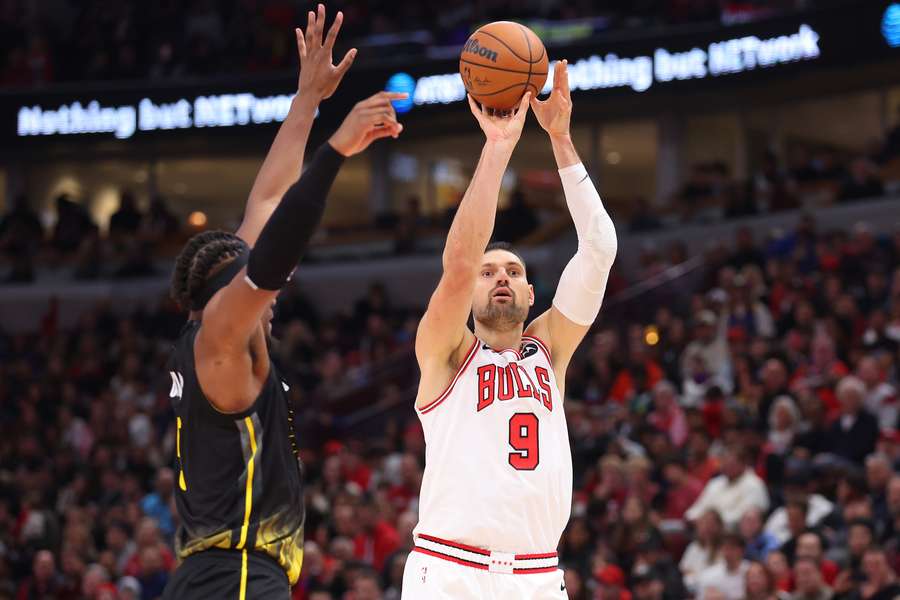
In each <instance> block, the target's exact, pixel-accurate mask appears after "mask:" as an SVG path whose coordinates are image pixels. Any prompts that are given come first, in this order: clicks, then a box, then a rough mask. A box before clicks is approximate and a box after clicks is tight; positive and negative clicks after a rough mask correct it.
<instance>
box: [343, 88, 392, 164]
mask: <svg viewBox="0 0 900 600" xmlns="http://www.w3.org/2000/svg"><path fill="white" fill-rule="evenodd" d="M407 95H408V94H406V93H405V92H378V93H377V94H375V95H374V96H370V97H368V98H366V99H365V100H362V101H360V102H357V103H356V105H355V106H354V107H353V109H352V110H351V111H350V114H348V115H347V116H346V117H345V118H344V122H343V123H341V126H340V127H338V130H337V131H335V132H334V135H332V136H331V138H330V139H329V140H328V142H329V143H330V144H331V146H332V147H333V148H334V149H335V150H337V151H338V152H340V153H341V154H343V155H344V156H352V155H354V154H358V153H360V152H362V151H363V150H365V149H366V148H368V147H369V144H371V143H372V142H374V141H375V140H377V139H381V138H386V137H393V138H396V137H397V136H399V135H400V132H401V131H403V125H401V124H400V123H398V122H397V113H395V112H394V106H393V105H392V104H391V101H392V100H403V99H404V98H406V97H407Z"/></svg>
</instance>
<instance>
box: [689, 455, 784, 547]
mask: <svg viewBox="0 0 900 600" xmlns="http://www.w3.org/2000/svg"><path fill="white" fill-rule="evenodd" d="M746 457H747V454H746V449H745V448H743V447H741V446H740V445H737V444H732V445H731V446H729V447H727V448H726V449H725V452H724V453H723V454H722V467H721V471H722V474H721V475H719V476H718V477H714V478H713V479H711V480H710V481H709V483H707V484H706V487H705V488H703V493H702V494H700V497H699V498H698V499H697V501H696V502H695V503H694V505H693V506H691V508H690V509H688V511H687V513H685V517H687V518H688V519H690V520H692V521H693V520H695V519H698V518H699V517H700V516H701V515H702V514H703V513H705V512H706V511H708V510H710V509H713V510H715V511H717V512H718V513H719V514H720V515H721V516H722V520H723V521H724V523H725V526H726V527H727V528H729V529H730V528H733V527H734V526H736V525H737V524H738V522H739V521H740V519H741V516H743V514H744V512H746V511H747V510H748V509H750V508H751V507H754V506H755V507H757V508H759V509H761V510H766V509H768V508H769V493H768V491H767V490H766V485H765V483H764V482H763V481H762V480H761V479H760V478H759V476H758V475H757V474H756V473H754V472H753V470H752V469H751V468H750V467H749V466H748V465H747V462H746V461H747V458H746Z"/></svg>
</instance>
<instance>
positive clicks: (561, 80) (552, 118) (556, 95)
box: [531, 60, 572, 137]
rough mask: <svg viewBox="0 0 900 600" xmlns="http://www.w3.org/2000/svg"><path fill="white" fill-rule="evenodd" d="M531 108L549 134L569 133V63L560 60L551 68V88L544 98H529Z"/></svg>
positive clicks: (560, 134)
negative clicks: (548, 94)
mask: <svg viewBox="0 0 900 600" xmlns="http://www.w3.org/2000/svg"><path fill="white" fill-rule="evenodd" d="M531 109H532V110H533V111H534V116H535V117H537V120H538V123H540V125H541V127H543V128H544V130H545V131H546V132H547V133H548V134H549V135H550V137H554V136H564V135H569V120H570V119H571V118H572V96H571V94H570V92H569V63H568V61H566V60H561V61H559V62H557V63H556V67H555V68H554V69H553V89H552V90H551V91H550V97H549V98H547V99H546V100H538V99H537V98H534V99H532V100H531Z"/></svg>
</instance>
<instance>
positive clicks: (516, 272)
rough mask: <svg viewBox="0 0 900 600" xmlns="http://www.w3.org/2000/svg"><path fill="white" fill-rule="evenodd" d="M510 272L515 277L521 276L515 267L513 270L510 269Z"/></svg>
mask: <svg viewBox="0 0 900 600" xmlns="http://www.w3.org/2000/svg"><path fill="white" fill-rule="evenodd" d="M509 274H510V275H512V276H513V277H518V276H519V272H518V271H516V270H515V269H513V270H512V271H510V272H509Z"/></svg>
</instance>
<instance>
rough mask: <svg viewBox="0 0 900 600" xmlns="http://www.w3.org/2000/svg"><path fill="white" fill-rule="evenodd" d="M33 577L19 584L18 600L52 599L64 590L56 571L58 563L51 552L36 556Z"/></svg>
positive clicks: (44, 551)
mask: <svg viewBox="0 0 900 600" xmlns="http://www.w3.org/2000/svg"><path fill="white" fill-rule="evenodd" d="M32 563H33V564H32V570H31V576H30V577H28V578H27V579H25V580H23V581H22V583H21V584H19V591H18V594H17V595H16V600H32V599H34V600H38V599H40V598H46V597H52V596H55V595H56V594H58V593H59V591H60V590H61V588H62V578H61V576H60V575H59V573H58V572H57V570H56V561H55V560H54V558H53V554H52V553H51V552H50V551H49V550H41V551H40V552H38V553H36V554H35V555H34V560H33V561H32Z"/></svg>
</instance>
